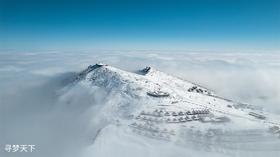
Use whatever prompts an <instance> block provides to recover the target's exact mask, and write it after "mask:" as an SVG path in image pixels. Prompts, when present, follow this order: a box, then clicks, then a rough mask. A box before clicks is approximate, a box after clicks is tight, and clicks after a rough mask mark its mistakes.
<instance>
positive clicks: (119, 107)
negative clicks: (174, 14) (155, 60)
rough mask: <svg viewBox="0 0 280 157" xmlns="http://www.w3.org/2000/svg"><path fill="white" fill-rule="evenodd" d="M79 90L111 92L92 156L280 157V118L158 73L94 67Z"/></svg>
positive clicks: (83, 76) (84, 74)
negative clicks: (279, 156) (93, 88)
mask: <svg viewBox="0 0 280 157" xmlns="http://www.w3.org/2000/svg"><path fill="white" fill-rule="evenodd" d="M75 84H85V85H87V86H89V87H96V86H97V87H100V88H104V89H105V90H106V91H107V92H108V93H107V94H108V96H107V99H108V100H107V101H106V102H105V103H104V104H103V106H102V109H100V110H99V114H97V115H94V116H95V117H94V119H95V121H99V120H100V121H101V120H104V119H106V122H107V123H106V125H102V127H100V128H98V129H97V130H98V131H97V132H96V133H95V135H94V137H95V138H94V139H93V142H92V145H91V146H90V147H89V148H88V150H87V152H89V154H91V153H92V154H95V155H97V156H112V154H114V155H113V156H132V155H134V156H174V155H178V156H187V155H188V156H202V155H205V154H208V156H209V155H213V156H228V155H230V156H232V155H233V156H235V155H237V154H238V155H237V156H256V155H257V156H258V155H260V156H261V155H265V154H269V155H270V156H277V155H279V153H280V138H279V137H280V130H279V127H280V122H279V120H280V118H279V116H277V115H272V114H269V113H267V112H265V111H262V110H259V109H255V108H254V107H253V106H251V105H247V104H243V103H239V102H235V101H232V100H228V99H225V98H221V97H219V96H217V95H215V93H214V92H213V91H211V90H209V89H207V88H204V87H202V86H199V85H197V84H194V83H191V82H188V81H185V80H182V79H179V78H177V77H174V76H171V75H169V74H165V73H163V72H160V71H158V70H156V69H154V68H151V67H146V68H144V69H142V70H139V72H137V73H131V72H127V71H123V70H120V69H118V68H115V67H112V66H109V65H105V64H96V65H91V66H89V67H88V68H87V69H86V70H84V71H82V72H81V73H80V74H79V75H78V76H77V78H76V80H75V83H74V86H75ZM97 126H98V127H99V126H100V125H97ZM167 148H168V149H169V150H167ZM206 152H211V153H210V154H209V153H206ZM87 154H88V153H87Z"/></svg>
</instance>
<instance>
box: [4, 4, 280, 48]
mask: <svg viewBox="0 0 280 157" xmlns="http://www.w3.org/2000/svg"><path fill="white" fill-rule="evenodd" d="M0 34H1V35H0V41H1V45H0V46H1V48H2V49H167V50H168V49H174V50H176V49H178V50H264V51H266V50H267V51H270V50H272V51H277V50H280V46H279V45H280V1H279V0H185V1H176V0H173V1H167V0H161V1H159V0H150V1H145V0H141V1H136V0H102V1H94V0H92V1H85V0H76V1H74V0H68V1H66V0H65V1H63V0H56V1H55V0H45V1H42V0H25V1H22V0H0Z"/></svg>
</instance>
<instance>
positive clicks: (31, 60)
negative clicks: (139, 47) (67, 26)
mask: <svg viewBox="0 0 280 157" xmlns="http://www.w3.org/2000/svg"><path fill="white" fill-rule="evenodd" d="M96 62H105V63H107V64H110V65H112V66H116V67H119V68H121V69H125V70H129V71H135V70H138V69H141V68H143V67H145V66H147V65H149V66H153V67H155V68H157V69H159V70H161V71H164V72H167V73H170V74H173V75H176V76H178V77H181V78H183V79H186V80H190V81H192V82H196V83H198V84H201V85H203V86H206V87H208V88H210V89H213V90H214V91H216V93H217V94H219V95H222V96H224V97H227V98H231V99H235V100H238V101H241V102H246V103H249V104H252V105H257V106H261V107H264V108H265V109H267V110H269V111H271V112H274V113H277V114H280V81H279V80H280V55H279V54H275V53H274V54H272V53H270V54H265V53H259V54H257V53H248V54H246V53H202V52H201V53H179V52H177V53H175V52H172V53H168V52H164V53H163V52H157V51H135V52H117V51H114V52H105V51H101V52H55V51H49V52H41V53H40V52H38V53H28V52H27V53H9V52H2V53H0V89H1V90H0V122H1V123H0V124H1V126H0V139H3V140H0V144H1V146H2V145H3V144H7V143H15V144H37V145H38V146H40V148H38V149H40V150H41V152H40V154H36V153H33V154H28V155H27V156H42V157H45V156H46V157H49V156H54V157H55V156H59V157H61V156H65V157H66V156H67V157H68V156H76V155H77V154H80V151H81V150H82V149H84V147H85V145H88V144H89V143H90V142H91V139H92V138H93V137H92V136H93V135H94V132H96V131H97V130H96V129H95V128H94V127H93V126H96V125H104V123H106V119H104V121H102V122H100V123H99V122H96V121H94V116H92V115H95V116H98V112H97V111H96V109H97V107H95V106H98V105H100V104H103V103H105V102H106V103H108V100H106V98H105V97H104V95H105V94H104V93H106V91H104V90H102V89H92V88H91V89H88V88H87V87H86V86H82V85H81V86H77V87H75V88H74V89H71V90H70V91H65V88H64V86H65V85H66V84H67V83H68V82H69V81H70V80H71V78H72V77H73V76H74V75H75V72H79V71H81V70H83V69H84V68H86V67H87V66H88V65H89V64H95V63H96ZM97 90H98V91H102V92H96V91H97ZM62 93H63V94H62ZM77 93H79V94H77ZM115 98H117V97H115ZM77 106H79V107H78V108H77ZM97 123H98V124H97ZM3 124H4V125H3ZM93 124H94V125H93ZM54 141H56V142H55V143H54ZM73 141H74V142H73ZM164 147H165V146H164ZM71 148H73V149H71ZM38 152H39V151H38ZM42 154H44V155H42ZM5 155H7V154H5ZM8 155H15V154H8ZM18 155H20V156H24V155H22V154H18ZM0 156H1V154H0Z"/></svg>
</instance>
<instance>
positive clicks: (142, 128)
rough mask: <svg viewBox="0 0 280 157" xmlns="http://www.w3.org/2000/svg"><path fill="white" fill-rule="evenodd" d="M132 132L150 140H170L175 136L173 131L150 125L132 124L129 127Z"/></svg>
mask: <svg viewBox="0 0 280 157" xmlns="http://www.w3.org/2000/svg"><path fill="white" fill-rule="evenodd" d="M129 126H130V127H131V128H132V131H133V132H135V133H137V134H139V135H144V136H147V137H151V138H156V139H162V140H170V138H171V136H173V135H175V131H174V130H168V129H166V128H164V129H160V128H159V127H157V126H155V125H152V124H150V123H144V124H141V123H132V124H130V125H129Z"/></svg>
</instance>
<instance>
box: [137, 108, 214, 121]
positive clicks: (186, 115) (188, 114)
mask: <svg viewBox="0 0 280 157" xmlns="http://www.w3.org/2000/svg"><path fill="white" fill-rule="evenodd" d="M207 114H209V110H207V109H197V110H189V111H185V112H184V111H178V112H175V111H163V110H158V109H156V110H154V111H153V112H145V111H142V112H141V113H140V115H138V116H137V117H136V119H137V120H143V121H152V122H166V123H182V122H188V121H196V120H200V119H201V118H202V117H204V116H205V115H207Z"/></svg>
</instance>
